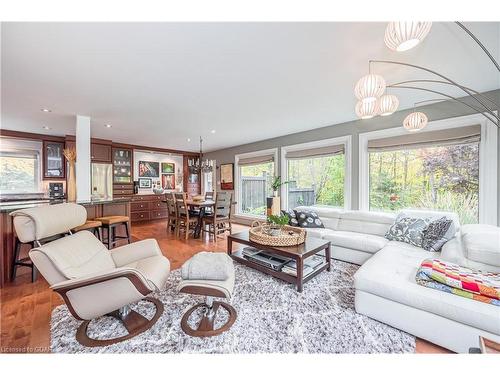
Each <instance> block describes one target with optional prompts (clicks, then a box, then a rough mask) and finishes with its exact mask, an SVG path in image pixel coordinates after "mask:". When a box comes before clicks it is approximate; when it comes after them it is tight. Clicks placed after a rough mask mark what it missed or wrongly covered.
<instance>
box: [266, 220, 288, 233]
mask: <svg viewBox="0 0 500 375" xmlns="http://www.w3.org/2000/svg"><path fill="white" fill-rule="evenodd" d="M267 222H268V223H269V235H271V236H279V234H280V233H281V229H282V228H283V226H285V225H287V224H288V216H287V215H269V216H268V217H267Z"/></svg>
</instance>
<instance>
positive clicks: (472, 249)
mask: <svg viewBox="0 0 500 375" xmlns="http://www.w3.org/2000/svg"><path fill="white" fill-rule="evenodd" d="M462 243H463V246H464V249H465V257H466V258H467V259H470V260H473V261H475V262H480V263H485V264H489V265H492V266H496V267H500V228H499V227H496V226H493V225H477V224H469V225H464V226H463V227H462Z"/></svg>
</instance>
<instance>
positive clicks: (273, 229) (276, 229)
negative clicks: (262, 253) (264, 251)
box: [269, 225, 281, 236]
mask: <svg viewBox="0 0 500 375" xmlns="http://www.w3.org/2000/svg"><path fill="white" fill-rule="evenodd" d="M280 234H281V226H280V225H270V226H269V235H270V236H279V235H280Z"/></svg>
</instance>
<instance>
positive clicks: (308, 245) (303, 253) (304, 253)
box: [227, 230, 331, 292]
mask: <svg viewBox="0 0 500 375" xmlns="http://www.w3.org/2000/svg"><path fill="white" fill-rule="evenodd" d="M233 242H237V243H240V244H244V245H248V246H251V247H254V248H256V249H259V250H265V251H266V252H268V253H271V254H276V255H280V256H283V257H286V258H290V259H293V260H295V261H296V262H297V276H293V275H290V274H288V273H285V272H281V271H276V270H273V269H271V268H268V267H266V266H262V265H260V264H258V263H255V262H252V261H250V260H247V259H245V258H244V257H243V253H242V250H237V251H235V252H233ZM330 248H331V247H330V241H325V240H322V239H319V238H314V237H311V238H309V237H307V238H306V241H305V242H304V243H303V244H302V245H298V246H286V247H278V246H266V245H261V244H258V243H255V242H252V241H250V239H249V233H248V230H247V231H243V232H240V233H235V234H232V235H230V236H228V237H227V253H228V255H230V256H231V258H233V259H234V260H235V261H236V262H239V263H241V264H244V265H245V266H248V267H250V268H254V269H256V270H259V271H261V272H263V273H265V274H267V275H271V276H273V277H276V278H278V279H280V280H283V281H286V282H288V283H290V284H293V285H296V286H297V291H299V292H302V289H303V285H304V283H305V282H307V281H309V280H311V279H312V278H313V277H315V276H317V275H318V274H320V273H321V272H323V271H324V270H327V271H330V267H331V262H330ZM321 252H324V255H325V263H324V264H322V265H320V266H318V267H317V268H316V269H315V270H314V271H313V272H311V273H310V274H309V275H307V276H305V277H304V260H305V259H307V258H309V257H310V256H313V255H315V254H320V253H321Z"/></svg>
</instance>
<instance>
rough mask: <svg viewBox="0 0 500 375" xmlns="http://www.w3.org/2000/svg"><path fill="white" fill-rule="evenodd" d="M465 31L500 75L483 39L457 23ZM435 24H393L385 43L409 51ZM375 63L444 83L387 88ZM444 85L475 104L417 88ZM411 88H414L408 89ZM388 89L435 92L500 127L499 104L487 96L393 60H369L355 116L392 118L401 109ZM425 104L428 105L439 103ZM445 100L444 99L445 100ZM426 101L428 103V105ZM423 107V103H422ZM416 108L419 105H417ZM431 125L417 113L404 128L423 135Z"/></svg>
mask: <svg viewBox="0 0 500 375" xmlns="http://www.w3.org/2000/svg"><path fill="white" fill-rule="evenodd" d="M455 24H456V25H457V26H459V27H460V28H461V29H462V30H464V31H465V32H466V33H467V34H468V35H469V36H470V37H471V38H472V39H473V40H474V41H475V42H476V43H477V45H478V46H479V47H481V49H482V50H483V52H484V53H485V54H486V55H487V56H488V57H489V59H490V60H491V62H492V63H493V64H494V65H495V67H496V69H497V70H498V71H499V72H500V65H499V64H498V62H497V61H496V60H495V58H494V57H493V56H492V55H491V53H490V52H489V51H488V50H487V49H486V47H485V46H484V45H483V44H482V43H481V42H480V41H479V39H478V38H477V37H476V36H475V35H474V34H472V32H471V31H470V30H469V29H467V28H466V27H465V26H464V25H463V24H462V23H461V22H455ZM431 26H432V23H431V22H390V23H389V24H388V26H387V28H386V31H385V36H384V41H385V44H386V45H387V47H388V48H390V49H391V50H394V51H406V50H409V49H411V48H413V47H415V46H416V45H417V44H419V43H420V42H421V41H422V40H423V39H424V38H425V37H426V36H427V34H428V33H429V31H430V29H431ZM372 63H382V64H394V65H400V66H405V67H410V68H413V69H418V70H422V71H424V72H427V73H430V74H433V75H434V76H437V77H438V78H440V79H412V80H407V81H402V82H397V83H393V84H386V82H385V80H384V78H383V77H382V76H380V75H378V74H373V73H372V72H371V64H372ZM428 83H430V84H440V85H445V86H454V87H456V88H458V89H460V90H461V91H463V92H464V93H465V94H466V96H468V97H469V98H470V99H472V101H465V100H464V99H463V98H456V97H454V96H452V95H449V94H447V93H445V92H441V91H437V90H435V89H430V88H427V87H425V86H424V87H422V86H416V84H428ZM408 84H411V85H408ZM386 88H391V89H410V90H421V91H426V92H431V93H433V94H437V95H440V96H442V97H445V98H448V99H451V100H454V101H455V102H457V103H460V104H462V105H465V106H466V107H469V108H470V109H472V110H474V111H475V112H476V113H479V114H481V115H482V116H484V117H486V118H487V119H488V120H489V121H491V122H493V123H494V124H495V125H496V126H497V127H500V116H499V115H498V112H497V111H498V106H497V104H496V103H495V102H494V101H493V100H492V99H490V98H488V97H487V96H485V95H484V94H481V93H479V92H477V91H476V90H473V89H471V88H469V87H466V86H463V85H461V84H459V83H457V82H455V81H453V80H451V79H450V78H448V77H447V76H445V75H443V74H441V73H438V72H436V71H434V70H431V69H429V68H425V67H422V66H419V65H415V64H408V63H404V62H399V61H390V60H369V62H368V75H365V76H364V77H362V78H361V79H360V80H359V81H358V82H357V84H356V86H355V88H354V94H355V96H356V98H357V99H358V102H357V103H356V107H355V112H356V114H357V115H358V117H360V118H361V119H369V118H372V117H374V116H377V115H380V116H388V115H391V114H392V113H394V112H395V111H396V110H397V109H398V106H399V100H398V98H397V97H396V96H395V95H389V94H384V93H385V90H386ZM435 100H436V99H432V100H425V101H435ZM441 100H442V99H441ZM425 101H424V102H425ZM420 103H422V102H420ZM415 104H416V103H415ZM427 123H428V118H427V116H426V115H425V113H423V112H417V111H413V112H412V113H410V114H409V115H408V116H406V118H405V119H404V121H403V127H404V128H405V129H407V130H408V131H411V132H415V131H419V130H421V129H423V128H425V126H426V125H427Z"/></svg>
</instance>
